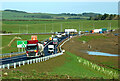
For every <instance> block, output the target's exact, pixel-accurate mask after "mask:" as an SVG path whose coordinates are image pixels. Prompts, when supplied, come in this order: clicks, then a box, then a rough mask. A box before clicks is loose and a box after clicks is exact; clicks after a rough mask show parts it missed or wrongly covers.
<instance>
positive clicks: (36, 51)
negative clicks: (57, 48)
mask: <svg viewBox="0 0 120 81" xmlns="http://www.w3.org/2000/svg"><path fill="white" fill-rule="evenodd" d="M25 50H26V55H27V57H39V56H44V46H43V44H41V43H39V42H38V40H28V41H27V45H26V48H25Z"/></svg>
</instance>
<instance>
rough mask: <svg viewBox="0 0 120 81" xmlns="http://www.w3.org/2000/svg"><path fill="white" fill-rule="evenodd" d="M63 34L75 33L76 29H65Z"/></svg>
mask: <svg viewBox="0 0 120 81" xmlns="http://www.w3.org/2000/svg"><path fill="white" fill-rule="evenodd" d="M64 32H69V33H76V32H77V30H76V29H65V30H64Z"/></svg>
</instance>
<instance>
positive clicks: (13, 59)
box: [0, 36, 68, 65]
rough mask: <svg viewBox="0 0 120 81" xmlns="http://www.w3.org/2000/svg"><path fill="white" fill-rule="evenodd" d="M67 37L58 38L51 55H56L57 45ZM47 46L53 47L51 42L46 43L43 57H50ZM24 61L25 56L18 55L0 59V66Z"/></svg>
mask: <svg viewBox="0 0 120 81" xmlns="http://www.w3.org/2000/svg"><path fill="white" fill-rule="evenodd" d="M67 37H68V36H63V37H61V38H59V40H60V41H59V42H58V44H57V45H55V49H54V53H53V54H56V53H57V51H58V49H57V47H58V45H59V44H60V42H62V41H63V40H64V39H66V38H67ZM48 45H53V43H52V41H50V42H48V41H47V45H46V46H45V48H44V53H45V56H48V55H51V53H48ZM30 59H33V58H30ZM25 60H28V58H27V56H26V54H25V55H18V56H14V57H8V58H2V59H0V61H1V64H2V65H3V64H10V63H14V62H19V61H25Z"/></svg>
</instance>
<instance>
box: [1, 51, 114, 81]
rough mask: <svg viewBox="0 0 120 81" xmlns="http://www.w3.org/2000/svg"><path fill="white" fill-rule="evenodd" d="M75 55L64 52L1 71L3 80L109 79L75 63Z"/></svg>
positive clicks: (107, 76)
mask: <svg viewBox="0 0 120 81" xmlns="http://www.w3.org/2000/svg"><path fill="white" fill-rule="evenodd" d="M77 57H78V56H76V55H74V54H72V53H70V52H66V53H65V54H64V55H62V56H59V57H55V58H53V59H50V60H48V61H46V62H41V63H35V64H30V65H25V66H21V67H17V68H16V69H11V70H3V73H4V72H7V73H8V76H3V78H4V79H20V78H21V79H68V76H69V78H72V79H110V78H113V77H111V76H110V75H108V74H106V75H105V74H104V73H101V72H99V71H96V70H94V69H92V68H90V67H89V66H86V65H83V64H81V63H79V62H78V61H77Z"/></svg>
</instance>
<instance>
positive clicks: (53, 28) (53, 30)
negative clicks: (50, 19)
mask: <svg viewBox="0 0 120 81" xmlns="http://www.w3.org/2000/svg"><path fill="white" fill-rule="evenodd" d="M53 27H54V26H53V23H52V32H54V28H53Z"/></svg>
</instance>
